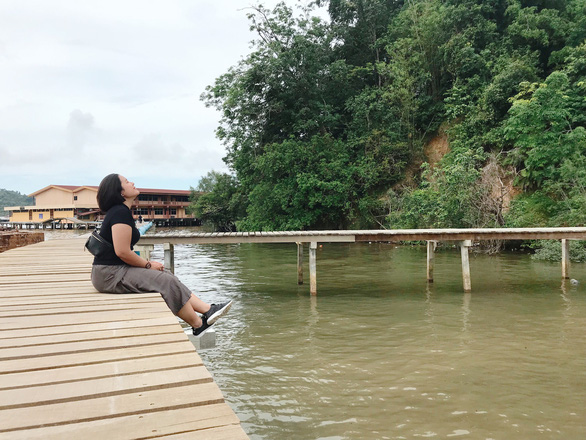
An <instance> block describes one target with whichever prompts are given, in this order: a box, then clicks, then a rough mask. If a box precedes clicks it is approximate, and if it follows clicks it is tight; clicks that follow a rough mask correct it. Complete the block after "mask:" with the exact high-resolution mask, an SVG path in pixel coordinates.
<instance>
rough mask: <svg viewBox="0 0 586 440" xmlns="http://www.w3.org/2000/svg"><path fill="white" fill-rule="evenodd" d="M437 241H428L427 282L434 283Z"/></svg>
mask: <svg viewBox="0 0 586 440" xmlns="http://www.w3.org/2000/svg"><path fill="white" fill-rule="evenodd" d="M436 245H437V241H433V240H430V241H428V242H427V282H428V283H433V263H434V259H435V247H436Z"/></svg>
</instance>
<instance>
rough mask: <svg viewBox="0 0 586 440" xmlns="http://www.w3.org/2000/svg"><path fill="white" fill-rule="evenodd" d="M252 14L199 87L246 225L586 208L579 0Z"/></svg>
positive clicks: (583, 220)
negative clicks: (228, 63) (235, 58)
mask: <svg viewBox="0 0 586 440" xmlns="http://www.w3.org/2000/svg"><path fill="white" fill-rule="evenodd" d="M316 3H317V4H320V5H325V6H327V7H328V11H329V15H330V19H329V21H324V20H321V19H319V18H316V17H312V16H311V14H312V11H311V9H310V8H309V9H306V10H305V11H302V12H301V13H300V12H299V11H297V12H296V11H294V10H292V9H290V8H289V7H287V6H286V5H284V4H281V5H279V6H277V7H276V8H275V9H274V10H272V11H270V10H267V9H265V8H263V7H262V6H259V7H256V8H253V9H252V11H253V12H252V13H251V14H250V15H249V17H250V20H251V29H252V30H253V31H254V32H255V33H256V39H255V40H254V41H253V48H254V51H253V53H252V54H250V55H249V56H247V57H245V58H243V59H242V60H241V61H240V62H239V63H238V64H237V65H236V66H233V67H232V68H230V69H229V70H228V71H227V72H226V73H225V74H223V75H221V76H220V77H218V78H217V79H216V81H215V83H214V84H212V85H210V86H209V87H208V88H207V90H206V92H205V93H204V94H203V95H202V99H203V100H204V101H205V102H206V104H207V105H209V106H213V107H215V108H217V109H218V110H219V111H220V112H221V114H222V120H221V122H220V126H219V127H218V130H217V134H218V137H219V138H220V139H221V140H222V141H223V142H224V144H225V146H226V152H227V154H226V157H225V162H226V163H227V164H228V166H229V167H230V168H231V170H232V175H230V176H227V177H226V178H223V179H219V178H217V176H216V181H217V182H218V185H216V187H214V189H213V190H212V191H211V192H210V193H209V194H207V195H205V196H202V197H198V198H197V200H195V199H194V209H195V211H196V212H197V213H198V216H199V217H200V218H203V219H204V220H206V219H207V220H208V221H210V222H212V223H214V224H216V225H234V227H236V228H238V229H240V230H279V229H280V230H283V229H340V228H378V227H383V228H430V227H494V226H518V227H520V226H566V225H567V226H570V225H583V224H586V116H585V115H586V98H585V97H586V61H585V60H586V2H585V0H559V1H558V0H539V1H537V0H521V1H519V0H497V1H494V0H441V1H440V0H415V1H412V2H402V1H393V2H390V1H388V0H356V1H349V0H330V1H326V0H318V1H317V2H316Z"/></svg>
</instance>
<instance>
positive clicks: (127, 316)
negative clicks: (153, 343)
mask: <svg viewBox="0 0 586 440" xmlns="http://www.w3.org/2000/svg"><path fill="white" fill-rule="evenodd" d="M163 306H165V305H164V304H163ZM161 311H162V308H161V307H159V308H152V309H145V310H132V309H131V308H130V309H127V310H114V311H100V312H88V313H83V314H81V313H77V314H63V315H54V316H51V315H46V316H44V317H43V320H42V322H40V321H39V320H34V319H31V318H30V317H29V316H18V317H10V318H6V317H5V318H2V319H0V337H1V334H2V333H1V331H2V330H13V329H22V328H31V327H32V328H35V327H36V328H38V329H42V328H45V327H63V326H67V325H72V324H77V323H79V321H80V320H83V321H84V322H87V323H96V322H103V323H106V322H112V321H130V320H135V319H142V318H150V317H155V316H160V315H161Z"/></svg>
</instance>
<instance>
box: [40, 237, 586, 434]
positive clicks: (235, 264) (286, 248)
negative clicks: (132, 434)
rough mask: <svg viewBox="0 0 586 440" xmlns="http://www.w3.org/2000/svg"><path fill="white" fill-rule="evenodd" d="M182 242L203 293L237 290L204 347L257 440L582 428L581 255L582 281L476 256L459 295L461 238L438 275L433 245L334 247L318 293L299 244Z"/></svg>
mask: <svg viewBox="0 0 586 440" xmlns="http://www.w3.org/2000/svg"><path fill="white" fill-rule="evenodd" d="M63 234H65V235H72V236H74V235H76V234H74V233H73V232H72V233H70V234H69V233H68V231H63V232H57V231H56V232H55V235H56V236H55V237H52V236H50V237H48V239H52V238H58V237H64V235H63ZM50 235H52V234H50ZM175 251H176V256H175V264H176V274H177V275H178V276H179V277H180V278H181V279H182V280H183V281H184V282H185V283H186V284H187V285H188V286H189V287H191V288H192V289H193V290H194V291H195V292H196V293H197V294H198V295H200V296H201V297H202V298H204V299H205V300H208V301H210V302H217V301H220V300H223V299H227V298H232V299H234V300H235V303H234V306H233V307H232V310H231V311H230V314H229V315H228V317H226V318H225V319H223V320H221V321H220V322H218V324H217V325H216V326H215V327H216V332H217V333H216V340H217V347H216V348H214V349H210V350H203V351H200V355H201V357H202V358H203V359H204V362H205V364H206V366H207V368H208V370H209V371H210V372H211V373H212V374H213V376H214V378H215V380H216V382H217V383H218V385H219V386H220V388H221V389H222V391H223V393H224V396H225V398H226V400H227V402H228V403H229V404H230V405H231V406H232V408H233V409H234V411H235V412H236V413H237V415H238V416H239V417H240V420H241V421H242V426H243V428H244V429H245V430H246V432H247V433H248V434H249V436H250V438H251V439H255V440H256V439H263V440H280V439H292V440H296V439H299V440H301V439H327V440H342V439H344V440H345V439H419V438H435V439H451V438H456V439H495V440H500V439H572V440H573V439H576V440H578V439H585V438H586V410H585V407H586V265H584V264H574V265H573V266H572V268H571V276H572V278H576V279H577V280H578V281H580V283H579V284H578V285H577V286H573V285H571V284H570V283H569V282H567V283H562V282H561V280H560V277H561V269H560V265H559V264H554V263H543V262H536V261H532V260H531V259H530V258H529V256H528V255H520V254H501V255H498V256H492V257H489V256H485V255H476V256H471V261H470V266H471V273H472V289H473V291H472V293H471V294H464V293H463V291H462V278H461V269H460V256H459V252H458V251H456V250H447V251H442V252H439V253H438V254H436V268H435V283H434V284H431V285H428V284H427V283H426V281H425V261H426V258H425V249H424V248H418V247H396V246H394V245H389V244H371V245H368V244H324V245H323V247H322V248H320V249H318V262H317V270H318V296H317V297H310V296H309V294H308V292H309V285H308V282H307V283H306V284H304V285H302V286H298V285H297V283H296V281H297V270H296V251H297V250H296V246H295V245H293V244H291V245H281V244H278V245H250V244H242V245H192V246H176V247H175ZM162 256H163V255H162V248H161V247H158V246H157V247H156V248H155V252H154V253H153V257H154V259H160V260H162ZM306 256H307V248H306ZM305 273H306V278H308V267H307V261H306V265H305Z"/></svg>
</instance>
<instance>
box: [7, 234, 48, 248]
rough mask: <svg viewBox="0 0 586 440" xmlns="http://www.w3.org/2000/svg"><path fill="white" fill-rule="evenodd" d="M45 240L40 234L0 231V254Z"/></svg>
mask: <svg viewBox="0 0 586 440" xmlns="http://www.w3.org/2000/svg"><path fill="white" fill-rule="evenodd" d="M44 240H45V234H43V233H42V232H23V231H0V252H4V251H7V250H10V249H14V248H17V247H21V246H26V245H28V244H34V243H39V242H40V241H44Z"/></svg>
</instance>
